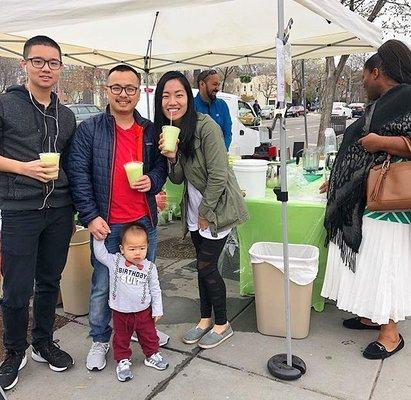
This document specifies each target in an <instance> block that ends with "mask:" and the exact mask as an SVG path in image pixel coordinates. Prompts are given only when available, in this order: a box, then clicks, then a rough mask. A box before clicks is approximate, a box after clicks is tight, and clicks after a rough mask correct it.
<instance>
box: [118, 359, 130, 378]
mask: <svg viewBox="0 0 411 400" xmlns="http://www.w3.org/2000/svg"><path fill="white" fill-rule="evenodd" d="M116 372H117V379H118V380H119V381H120V382H127V381H129V380H130V379H133V373H132V372H131V361H130V360H128V359H127V358H125V359H123V360H120V362H119V363H118V364H117V368H116Z"/></svg>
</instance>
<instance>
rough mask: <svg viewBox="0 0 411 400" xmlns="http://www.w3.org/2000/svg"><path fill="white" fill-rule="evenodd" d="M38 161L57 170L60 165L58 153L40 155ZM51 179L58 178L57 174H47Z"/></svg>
mask: <svg viewBox="0 0 411 400" xmlns="http://www.w3.org/2000/svg"><path fill="white" fill-rule="evenodd" d="M39 157H40V160H41V161H42V162H44V163H47V164H51V165H53V166H54V165H55V166H56V167H57V168H59V165H60V153H40V154H39ZM47 175H48V176H49V177H50V178H51V179H53V180H56V179H58V177H59V172H58V171H56V172H51V173H48V174H47Z"/></svg>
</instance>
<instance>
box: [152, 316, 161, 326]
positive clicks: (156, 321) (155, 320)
mask: <svg viewBox="0 0 411 400" xmlns="http://www.w3.org/2000/svg"><path fill="white" fill-rule="evenodd" d="M161 317H162V315H157V317H153V319H154V323H155V324H157V323H158V321H160V319H161Z"/></svg>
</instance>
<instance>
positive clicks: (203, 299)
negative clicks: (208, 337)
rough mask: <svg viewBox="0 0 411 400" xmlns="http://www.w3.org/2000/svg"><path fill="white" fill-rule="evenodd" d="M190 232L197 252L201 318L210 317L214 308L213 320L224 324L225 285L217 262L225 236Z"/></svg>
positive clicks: (225, 320)
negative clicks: (221, 237)
mask: <svg viewBox="0 0 411 400" xmlns="http://www.w3.org/2000/svg"><path fill="white" fill-rule="evenodd" d="M190 233H191V240H192V241H193V244H194V247H195V249H196V253H197V271H198V290H199V292H200V311H201V318H211V312H212V310H214V322H215V323H216V324H217V325H224V324H225V323H226V322H227V305H226V303H227V301H226V287H225V283H224V280H223V278H222V277H221V274H220V272H219V271H218V266H217V264H218V259H219V257H220V254H221V252H222V250H223V248H224V244H225V242H226V240H227V236H226V237H225V238H223V239H218V240H212V239H206V238H203V237H202V236H201V235H200V234H199V233H198V231H195V232H190Z"/></svg>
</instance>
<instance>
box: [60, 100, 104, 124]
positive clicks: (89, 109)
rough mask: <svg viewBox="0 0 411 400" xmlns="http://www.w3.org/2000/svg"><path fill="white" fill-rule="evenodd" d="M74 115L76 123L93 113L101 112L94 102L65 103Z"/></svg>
mask: <svg viewBox="0 0 411 400" xmlns="http://www.w3.org/2000/svg"><path fill="white" fill-rule="evenodd" d="M66 107H68V108H69V109H70V110H71V111H73V113H74V116H75V117H76V123H77V125H78V124H79V123H80V122H81V121H84V120H85V119H87V118H90V117H92V116H93V115H96V114H99V113H101V110H100V109H99V108H98V107H97V106H95V105H94V104H66Z"/></svg>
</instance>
